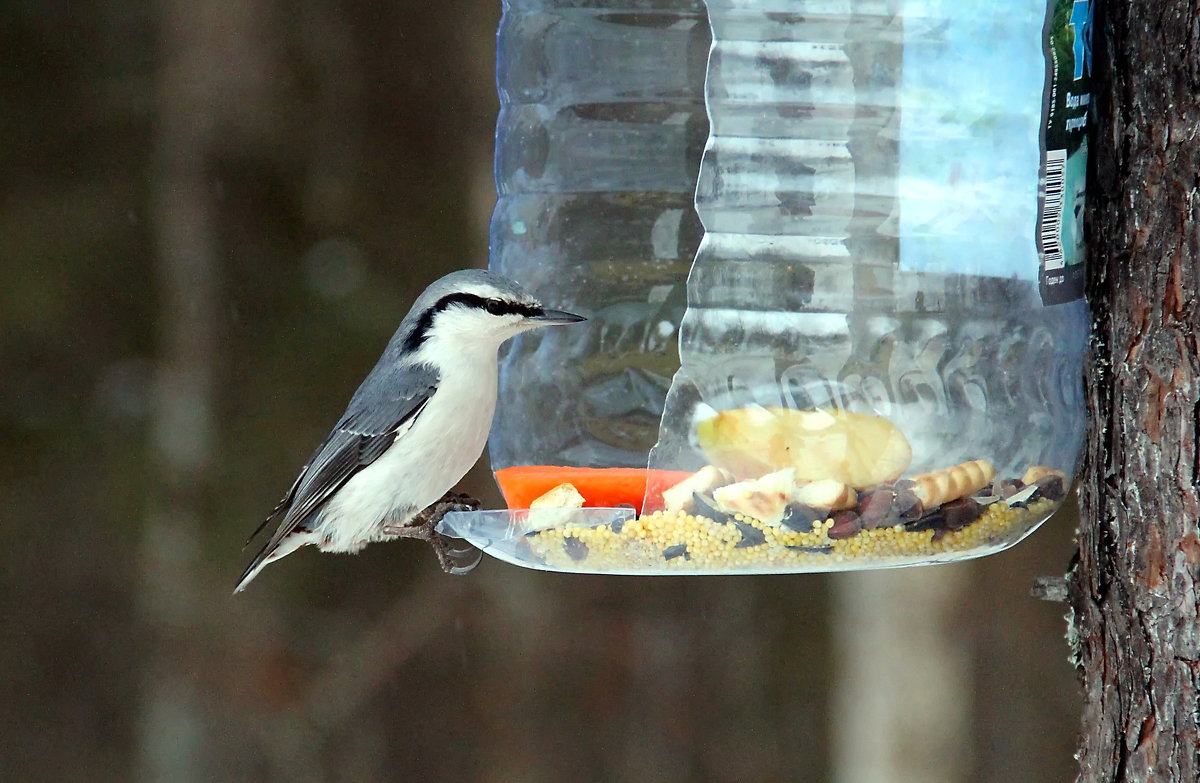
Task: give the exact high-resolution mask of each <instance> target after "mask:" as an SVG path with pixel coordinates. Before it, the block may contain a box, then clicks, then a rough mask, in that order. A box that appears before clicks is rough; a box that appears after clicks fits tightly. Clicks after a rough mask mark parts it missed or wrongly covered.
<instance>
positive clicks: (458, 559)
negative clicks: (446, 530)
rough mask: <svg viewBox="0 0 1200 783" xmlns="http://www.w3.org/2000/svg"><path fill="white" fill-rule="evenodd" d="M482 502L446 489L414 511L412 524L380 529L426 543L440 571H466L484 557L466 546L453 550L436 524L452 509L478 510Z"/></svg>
mask: <svg viewBox="0 0 1200 783" xmlns="http://www.w3.org/2000/svg"><path fill="white" fill-rule="evenodd" d="M482 505H483V504H482V503H480V502H479V501H478V500H476V499H475V498H473V497H471V496H470V495H464V494H461V493H458V492H447V493H446V494H445V495H443V496H442V497H441V499H440V500H438V501H436V502H435V503H434V504H433V505H431V506H429V508H427V509H425V510H424V511H422V512H421V513H419V514H417V516H416V517H414V518H413V521H412V523H410V524H407V525H389V526H387V527H385V528H384V529H383V532H384V534H385V535H388V536H394V537H396V538H416V539H419V540H421V541H425V542H428V544H429V546H430V547H431V548H432V549H433V553H434V554H435V555H437V559H438V564H439V565H440V566H441V567H442V570H443V571H445V572H446V573H447V574H455V575H462V574H466V573H469V572H470V571H472V570H474V568H475V566H477V565H479V561H480V560H482V559H483V552H481V551H479V550H478V549H476V548H475V547H473V546H469V545H468V547H467V548H466V549H452V548H451V547H450V539H449V538H448V537H446V536H444V535H442V534H441V533H439V532H437V526H438V523H440V522H441V521H442V517H444V516H446V515H447V514H449V513H450V512H451V511H478V510H479V508H480V507H481V506H482Z"/></svg>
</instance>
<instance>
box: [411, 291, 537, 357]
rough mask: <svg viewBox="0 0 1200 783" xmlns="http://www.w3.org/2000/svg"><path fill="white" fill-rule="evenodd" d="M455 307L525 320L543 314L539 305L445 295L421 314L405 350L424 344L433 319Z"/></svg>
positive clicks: (460, 293)
mask: <svg viewBox="0 0 1200 783" xmlns="http://www.w3.org/2000/svg"><path fill="white" fill-rule="evenodd" d="M455 305H462V306H464V307H475V308H479V309H480V310H485V311H487V312H488V313H490V314H491V315H523V316H525V317H527V318H532V317H534V316H538V315H541V314H542V313H543V312H545V311H544V310H543V309H542V307H541V306H540V305H536V304H527V303H525V302H513V301H510V300H508V299H489V298H488V297H485V296H479V295H478V294H468V293H465V292H461V291H460V292H458V293H453V294H446V295H445V296H443V297H442V298H441V299H439V300H437V301H436V302H434V303H433V306H432V307H430V308H429V309H428V310H426V311H425V312H424V313H422V314H421V318H420V319H419V320H418V321H417V325H416V327H414V328H413V330H412V333H411V334H409V336H408V339H407V340H405V347H406V349H407V350H410V351H415V350H416V349H417V348H419V347H420V345H421V343H423V342H425V338H426V337H428V336H429V330H430V329H432V328H433V319H434V318H435V317H436V316H437V314H438V313H440V312H442V311H444V310H449V309H450V308H451V307H453V306H455Z"/></svg>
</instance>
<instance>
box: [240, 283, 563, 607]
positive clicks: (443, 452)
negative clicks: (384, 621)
mask: <svg viewBox="0 0 1200 783" xmlns="http://www.w3.org/2000/svg"><path fill="white" fill-rule="evenodd" d="M585 320H587V319H586V318H584V317H583V316H581V315H575V314H574V313H568V312H565V311H563V310H552V309H548V308H546V307H544V306H543V305H542V303H541V302H540V301H538V299H536V298H535V297H534V296H533V295H532V294H530V293H529V292H528V291H526V290H525V289H524V288H522V287H521V286H520V285H519V284H518V283H516V282H514V281H512V280H509V279H507V278H505V277H502V276H500V275H498V274H495V273H493V272H490V271H487V270H482V269H464V270H460V271H457V272H451V273H450V274H448V275H446V276H445V277H442V278H441V279H439V280H436V281H434V282H433V283H432V284H430V285H429V287H428V288H426V289H425V291H424V292H423V293H422V294H421V295H420V296H419V297H417V299H416V301H415V302H414V303H413V305H412V308H411V309H410V310H409V311H408V314H407V315H405V316H404V319H403V320H402V321H401V322H400V325H399V327H397V329H396V332H395V334H394V335H392V338H391V340H390V341H389V342H388V344H387V347H386V348H385V349H384V351H383V355H382V356H380V358H379V361H378V362H377V363H376V365H375V367H374V369H372V370H371V372H370V373H369V374H368V375H367V377H366V378H365V379H364V380H363V382H362V384H361V385H360V386H359V387H358V390H357V391H356V392H355V393H354V395H353V397H351V399H350V403H349V405H348V406H347V407H346V411H345V413H343V414H342V417H341V419H340V420H339V421H338V423H337V425H336V426H334V428H333V430H332V431H331V432H330V433H329V435H328V436H326V438H325V440H324V441H323V442H322V443H321V445H320V446H318V447H317V449H316V451H315V452H313V454H312V456H311V457H310V458H309V460H308V461H307V462H306V463H305V464H304V467H302V468H301V469H300V474H299V475H298V476H297V477H296V480H295V481H294V482H293V483H292V486H291V489H289V490H288V491H287V493H286V494H285V495H284V496H283V499H282V500H280V501H279V503H278V504H277V505H276V506H275V508H274V509H273V510H272V511H271V513H270V514H269V515H268V516H267V518H266V519H265V520H263V522H262V524H260V525H259V526H258V529H257V530H255V531H254V533H253V534H252V535H251V536H250V539H249V540H247V542H246V543H247V545H249V543H250V541H253V540H254V538H255V537H256V536H257V535H258V534H259V533H260V532H261V531H262V530H264V529H265V528H266V527H267V526H268V525H269V524H270V523H271V522H272V521H273V520H276V519H278V520H279V525H278V527H277V528H276V530H275V533H274V534H273V535H272V536H271V537H270V539H269V540H268V541H267V542H266V544H265V545H264V546H263V547H262V549H261V550H259V552H258V554H257V555H255V557H254V559H253V560H252V561H251V562H250V564H249V565H248V566H247V567H246V570H245V571H244V572H243V573H242V576H241V578H239V579H238V582H237V586H236V587H235V588H234V593H235V594H236V593H239V592H241V591H242V590H244V589H245V588H246V585H248V584H249V583H250V582H251V580H253V579H254V578H255V577H256V576H258V574H259V572H260V571H261V570H262V569H263V568H264V567H265V566H266V565H268V564H269V563H272V562H274V561H276V560H278V559H280V558H282V557H285V556H287V555H289V554H291V553H292V552H294V551H296V550H297V549H299V548H300V547H303V546H306V545H314V546H316V547H317V549H319V550H321V551H323V552H358V551H360V550H361V549H362V548H363V547H365V546H366V545H368V544H370V543H373V542H377V541H386V540H391V539H395V538H417V539H421V540H424V541H427V542H429V543H430V544H431V545H432V546H433V549H434V552H435V553H436V554H437V557H438V561H439V563H440V564H441V566H442V568H443V570H445V571H447V572H450V573H457V572H459V569H456V568H455V567H454V566H453V565H452V562H451V559H450V554H451V553H450V552H449V550H448V549H447V546H446V541H445V539H443V538H442V537H441V536H440V534H438V533H437V532H436V531H435V529H434V528H435V526H436V524H437V522H438V521H440V520H441V517H442V516H443V515H444V514H445V513H446V512H448V511H451V510H468V509H475V508H478V502H477V501H473V500H471V499H470V498H468V497H467V496H465V495H456V494H455V493H452V492H451V491H450V490H451V489H452V488H453V487H454V485H455V484H457V483H458V481H459V480H460V479H461V478H462V477H463V476H464V475H465V474H466V472H467V471H468V470H470V469H471V467H472V466H473V465H474V464H475V462H476V460H478V458H479V456H480V454H482V453H483V448H484V446H485V445H486V443H487V437H488V432H489V430H490V429H491V425H492V418H493V415H494V413H495V409H496V394H497V376H498V352H499V349H500V346H501V344H502V343H504V341H505V340H507V339H509V338H510V337H514V336H515V335H518V334H520V333H522V332H526V331H529V330H531V329H537V328H540V327H543V326H556V325H563V324H572V323H578V322H580V321H585ZM465 570H470V569H469V568H468V569H465Z"/></svg>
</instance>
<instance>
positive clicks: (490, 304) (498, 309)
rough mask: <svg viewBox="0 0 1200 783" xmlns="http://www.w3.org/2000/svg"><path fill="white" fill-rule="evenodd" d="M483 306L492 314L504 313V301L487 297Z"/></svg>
mask: <svg viewBox="0 0 1200 783" xmlns="http://www.w3.org/2000/svg"><path fill="white" fill-rule="evenodd" d="M483 306H484V308H485V309H486V310H487V311H488V312H489V313H491V314H492V315H504V302H501V301H500V300H499V299H489V300H487V302H486V303H484V305H483Z"/></svg>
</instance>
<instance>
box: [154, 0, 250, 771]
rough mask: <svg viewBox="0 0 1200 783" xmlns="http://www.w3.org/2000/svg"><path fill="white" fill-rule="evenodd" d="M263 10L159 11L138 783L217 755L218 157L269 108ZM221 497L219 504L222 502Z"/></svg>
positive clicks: (210, 2)
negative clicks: (210, 534) (212, 566)
mask: <svg viewBox="0 0 1200 783" xmlns="http://www.w3.org/2000/svg"><path fill="white" fill-rule="evenodd" d="M270 8H271V4H270V0H256V1H255V2H241V3H223V2H220V0H202V2H198V3H197V2H184V0H161V2H159V3H158V4H157V5H156V6H155V9H156V11H157V16H156V20H155V21H156V26H157V33H158V36H157V39H158V44H159V47H160V52H161V66H160V68H161V70H160V73H159V74H158V79H157V85H156V87H157V92H156V99H157V100H156V128H155V136H154V150H153V158H152V164H151V169H150V176H151V216H152V220H153V223H154V229H155V242H156V261H155V272H156V275H155V277H156V280H155V283H156V286H157V289H158V296H159V302H158V307H159V313H158V316H157V318H156V328H157V360H156V367H155V377H154V393H153V408H152V411H151V422H150V429H151V443H150V448H149V454H150V465H151V468H150V471H149V473H148V475H147V476H146V485H147V486H146V490H147V496H148V497H149V498H150V500H149V508H148V515H147V520H146V525H145V528H144V531H143V539H142V552H141V578H140V580H139V585H138V590H139V595H138V598H139V601H140V609H141V613H142V623H143V626H144V628H145V635H144V640H145V642H146V644H147V658H146V663H145V666H144V669H143V671H144V675H143V682H142V688H141V694H140V696H141V704H140V715H139V732H138V757H139V758H138V773H139V776H140V778H141V779H143V780H171V781H183V782H186V781H201V780H212V779H214V777H215V772H214V771H215V769H217V768H218V766H219V764H220V758H221V754H222V751H223V750H224V748H223V747H221V745H220V743H219V742H217V737H218V736H221V733H220V732H218V731H214V730H213V727H214V724H213V718H212V716H211V715H210V714H209V712H208V710H209V707H211V704H210V703H209V701H208V699H207V697H206V693H205V691H204V686H203V685H202V683H204V682H206V677H207V673H206V672H205V671H204V670H203V661H204V659H205V657H206V656H205V650H206V649H207V645H208V641H207V639H208V637H209V636H210V634H211V631H206V630H205V629H206V627H207V628H210V627H211V626H210V625H209V624H208V622H207V621H206V608H208V607H211V606H212V603H211V601H209V600H208V596H209V595H210V594H211V592H212V585H211V583H209V582H208V581H207V580H206V578H205V576H206V573H207V569H205V568H204V567H203V563H202V560H201V558H202V555H203V552H202V551H201V544H202V542H203V540H204V538H205V535H204V533H205V527H206V525H209V524H211V521H210V520H211V509H210V508H209V507H208V505H207V499H208V498H211V497H213V496H214V493H213V491H212V487H211V482H212V480H213V474H214V472H215V471H214V462H215V457H216V453H217V450H216V447H215V444H214V441H215V438H216V433H215V430H216V424H215V419H216V411H215V407H216V403H215V397H216V394H215V385H216V383H215V376H216V371H217V365H218V331H219V323H220V320H221V314H222V312H223V310H222V309H221V307H220V305H221V297H220V293H219V285H218V273H217V272H218V257H219V253H220V252H221V250H220V246H221V241H220V229H219V225H220V215H219V212H220V210H219V204H218V196H219V189H220V183H219V182H218V181H217V180H216V178H215V177H214V174H213V169H214V166H213V163H214V160H215V159H216V158H217V157H218V155H219V152H220V149H221V146H220V145H221V144H223V143H224V144H229V143H230V139H236V140H238V143H240V144H242V145H244V146H245V147H251V146H252V145H255V144H256V143H257V144H259V145H261V141H260V139H261V138H262V136H263V135H264V133H263V128H266V127H268V122H267V119H266V118H267V117H269V113H270V110H271V107H272V105H273V103H272V101H271V100H270V98H271V95H270V90H271V84H272V73H273V69H272V67H271V57H272V50H271V47H270V45H269V41H270V33H269V32H266V31H269V30H270V29H271V25H270V23H269V22H270V16H269V13H270ZM218 496H219V494H218Z"/></svg>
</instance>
